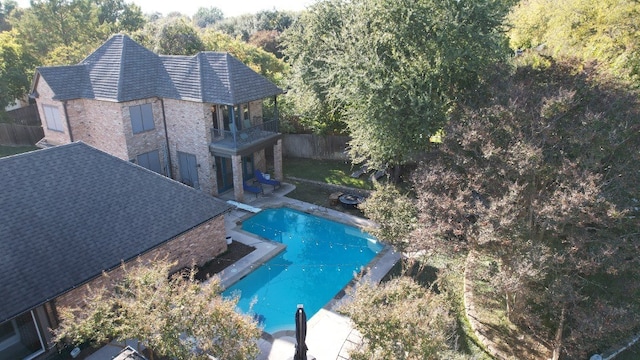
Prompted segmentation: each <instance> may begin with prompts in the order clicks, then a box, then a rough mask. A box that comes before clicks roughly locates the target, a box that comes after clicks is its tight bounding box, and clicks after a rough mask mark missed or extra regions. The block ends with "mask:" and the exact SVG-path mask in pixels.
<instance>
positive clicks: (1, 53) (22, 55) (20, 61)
mask: <svg viewBox="0 0 640 360" xmlns="http://www.w3.org/2000/svg"><path fill="white" fill-rule="evenodd" d="M16 36H17V33H16V31H2V32H0V109H4V108H5V107H6V106H7V105H10V104H12V103H13V101H14V100H16V99H19V98H22V97H23V96H24V95H25V94H26V93H27V92H28V91H29V86H30V83H31V77H30V76H29V75H28V74H30V73H31V71H32V70H33V68H34V66H35V59H34V58H33V57H31V56H30V55H29V54H28V53H27V52H25V51H24V49H23V47H22V46H21V45H20V44H19V43H18V41H17V40H16Z"/></svg>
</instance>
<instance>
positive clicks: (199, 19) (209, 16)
mask: <svg viewBox="0 0 640 360" xmlns="http://www.w3.org/2000/svg"><path fill="white" fill-rule="evenodd" d="M222 19H224V14H223V13H222V10H220V9H218V8H217V7H210V8H203V7H201V8H198V11H196V13H195V14H194V15H193V23H194V24H196V26H197V27H199V28H206V27H208V26H211V25H214V24H215V23H217V22H218V21H220V20H222Z"/></svg>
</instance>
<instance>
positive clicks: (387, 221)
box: [359, 181, 418, 252]
mask: <svg viewBox="0 0 640 360" xmlns="http://www.w3.org/2000/svg"><path fill="white" fill-rule="evenodd" d="M374 185H375V191H374V192H373V193H372V194H371V196H369V197H368V198H367V200H366V201H365V202H364V203H363V204H361V205H360V206H359V207H360V209H362V210H363V211H364V214H365V215H366V217H367V218H368V219H370V220H371V221H373V222H374V223H376V224H377V225H378V226H377V227H374V228H368V229H367V232H368V233H370V234H371V235H373V236H375V237H376V238H378V239H380V240H382V241H384V242H385V243H386V244H389V245H392V246H393V247H394V248H395V249H396V250H397V251H399V252H404V251H405V250H407V244H408V243H410V240H409V239H408V236H409V235H410V234H411V233H412V231H413V230H414V229H415V228H416V226H417V224H416V222H417V220H418V219H417V218H418V209H417V208H416V205H415V204H414V200H413V199H412V198H410V197H409V196H408V195H406V194H402V193H401V192H400V190H399V189H398V188H397V187H396V186H394V185H392V184H384V185H383V184H380V183H378V182H377V181H376V182H374Z"/></svg>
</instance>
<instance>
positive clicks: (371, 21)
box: [284, 0, 508, 181]
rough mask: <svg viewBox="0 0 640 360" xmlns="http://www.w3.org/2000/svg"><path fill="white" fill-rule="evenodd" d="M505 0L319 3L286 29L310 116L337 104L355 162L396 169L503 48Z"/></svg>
mask: <svg viewBox="0 0 640 360" xmlns="http://www.w3.org/2000/svg"><path fill="white" fill-rule="evenodd" d="M507 10H508V8H507V7H506V6H505V5H504V4H503V3H502V2H501V1H471V0H461V1H457V0H451V1H431V0H421V1H417V2H416V1H409V0H406V1H400V2H397V1H391V0H357V1H341V0H333V1H323V2H319V3H316V4H315V5H313V6H311V7H310V8H309V9H308V11H306V12H305V13H304V14H303V15H302V16H301V18H300V19H299V20H298V22H296V23H295V24H294V25H293V26H292V27H291V28H290V29H289V31H287V32H285V34H284V37H285V41H284V43H285V51H284V53H285V55H286V56H287V57H288V58H289V61H290V63H291V64H292V79H291V87H292V89H293V91H292V96H294V98H295V99H296V100H297V102H298V104H300V109H301V110H302V111H303V113H302V115H303V116H304V117H307V118H310V119H311V120H312V121H315V122H321V121H319V120H318V119H317V117H316V116H315V115H314V114H317V113H319V111H320V110H327V109H332V110H331V111H330V113H329V115H328V117H329V121H331V122H333V121H335V120H334V119H339V120H342V121H344V122H345V123H346V125H347V127H348V130H349V134H350V136H351V138H352V140H351V141H350V144H349V145H350V147H349V155H350V156H351V158H352V161H353V162H354V163H367V164H368V165H369V166H370V167H371V168H376V169H382V168H384V167H386V166H389V167H391V168H392V169H394V176H393V179H394V180H395V181H398V180H399V176H400V166H401V165H403V164H406V163H408V162H409V161H411V160H412V159H413V158H414V157H415V155H416V153H417V152H420V151H423V150H424V149H425V148H428V147H429V144H430V141H429V139H430V137H431V136H432V135H434V134H436V133H437V132H438V131H439V130H440V129H441V128H442V127H443V126H444V124H445V123H446V120H447V113H448V111H449V109H450V107H451V104H452V102H453V101H454V100H456V99H457V98H460V97H461V96H462V95H463V94H464V93H465V92H466V91H469V90H475V89H477V88H478V85H480V84H481V83H482V79H483V77H484V74H485V72H486V71H487V69H488V65H489V64H492V63H494V62H496V61H502V60H503V59H504V57H505V54H506V51H505V50H506V49H505V48H504V46H503V44H504V38H503V36H502V33H501V30H500V28H501V21H502V19H503V17H504V15H506V12H507Z"/></svg>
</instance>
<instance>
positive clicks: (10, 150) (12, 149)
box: [0, 145, 38, 157]
mask: <svg viewBox="0 0 640 360" xmlns="http://www.w3.org/2000/svg"><path fill="white" fill-rule="evenodd" d="M33 150H38V148H37V147H35V146H5V145H0V157H3V156H9V155H15V154H20V153H23V152H27V151H33Z"/></svg>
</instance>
